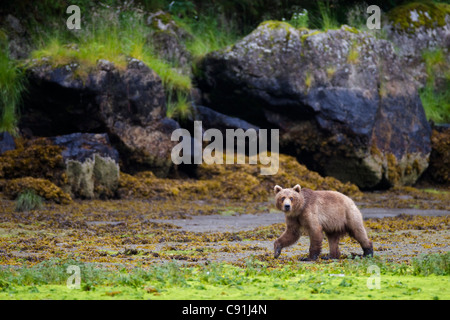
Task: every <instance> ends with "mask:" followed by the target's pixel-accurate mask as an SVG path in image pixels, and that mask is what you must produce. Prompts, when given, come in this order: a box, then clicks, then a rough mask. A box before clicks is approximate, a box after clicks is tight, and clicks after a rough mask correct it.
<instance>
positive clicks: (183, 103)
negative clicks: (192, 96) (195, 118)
mask: <svg viewBox="0 0 450 320" xmlns="http://www.w3.org/2000/svg"><path fill="white" fill-rule="evenodd" d="M192 113H193V110H192V105H191V103H190V102H189V99H188V96H187V95H185V94H182V93H177V94H176V96H175V98H172V96H169V99H168V103H167V109H166V116H167V117H168V118H173V119H178V120H185V119H188V118H189V117H190V116H192Z"/></svg>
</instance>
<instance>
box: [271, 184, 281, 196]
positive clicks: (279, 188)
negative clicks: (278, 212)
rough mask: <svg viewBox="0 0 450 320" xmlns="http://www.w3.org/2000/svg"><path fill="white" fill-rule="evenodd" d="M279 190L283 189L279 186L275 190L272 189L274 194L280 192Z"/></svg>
mask: <svg viewBox="0 0 450 320" xmlns="http://www.w3.org/2000/svg"><path fill="white" fill-rule="evenodd" d="M281 190H283V188H282V187H280V186H279V185H276V186H275V188H273V191H275V194H277V193H278V192H280V191H281Z"/></svg>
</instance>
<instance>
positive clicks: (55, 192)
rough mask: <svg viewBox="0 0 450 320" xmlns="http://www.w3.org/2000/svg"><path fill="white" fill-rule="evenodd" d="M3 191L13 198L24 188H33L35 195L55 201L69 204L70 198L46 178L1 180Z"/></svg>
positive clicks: (24, 189)
mask: <svg viewBox="0 0 450 320" xmlns="http://www.w3.org/2000/svg"><path fill="white" fill-rule="evenodd" d="M2 184H3V193H4V194H5V195H6V196H8V197H10V198H11V199H15V198H16V197H17V196H18V195H19V194H20V193H22V192H24V191H26V190H33V191H34V192H35V193H36V194H37V195H39V196H41V197H42V198H44V199H46V200H51V201H54V202H56V203H61V204H69V203H71V202H72V198H71V197H70V195H69V194H67V193H65V192H64V191H62V190H61V188H59V187H58V186H56V185H55V184H53V183H52V182H50V181H49V180H46V179H41V178H33V177H25V178H17V179H12V180H3V181H2Z"/></svg>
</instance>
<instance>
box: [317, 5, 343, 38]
mask: <svg viewBox="0 0 450 320" xmlns="http://www.w3.org/2000/svg"><path fill="white" fill-rule="evenodd" d="M317 6H318V8H319V13H320V20H321V26H322V30H325V31H326V30H330V29H337V28H339V22H338V20H337V17H336V14H335V12H334V11H333V10H332V8H331V6H330V1H329V0H325V1H323V0H321V1H317Z"/></svg>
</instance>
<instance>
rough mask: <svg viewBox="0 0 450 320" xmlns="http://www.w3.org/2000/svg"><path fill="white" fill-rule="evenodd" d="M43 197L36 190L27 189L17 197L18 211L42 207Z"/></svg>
mask: <svg viewBox="0 0 450 320" xmlns="http://www.w3.org/2000/svg"><path fill="white" fill-rule="evenodd" d="M42 201H43V200H42V197H40V196H39V195H37V194H36V192H34V190H26V191H24V192H22V193H21V194H19V196H18V197H17V199H16V211H30V210H38V209H42Z"/></svg>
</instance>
